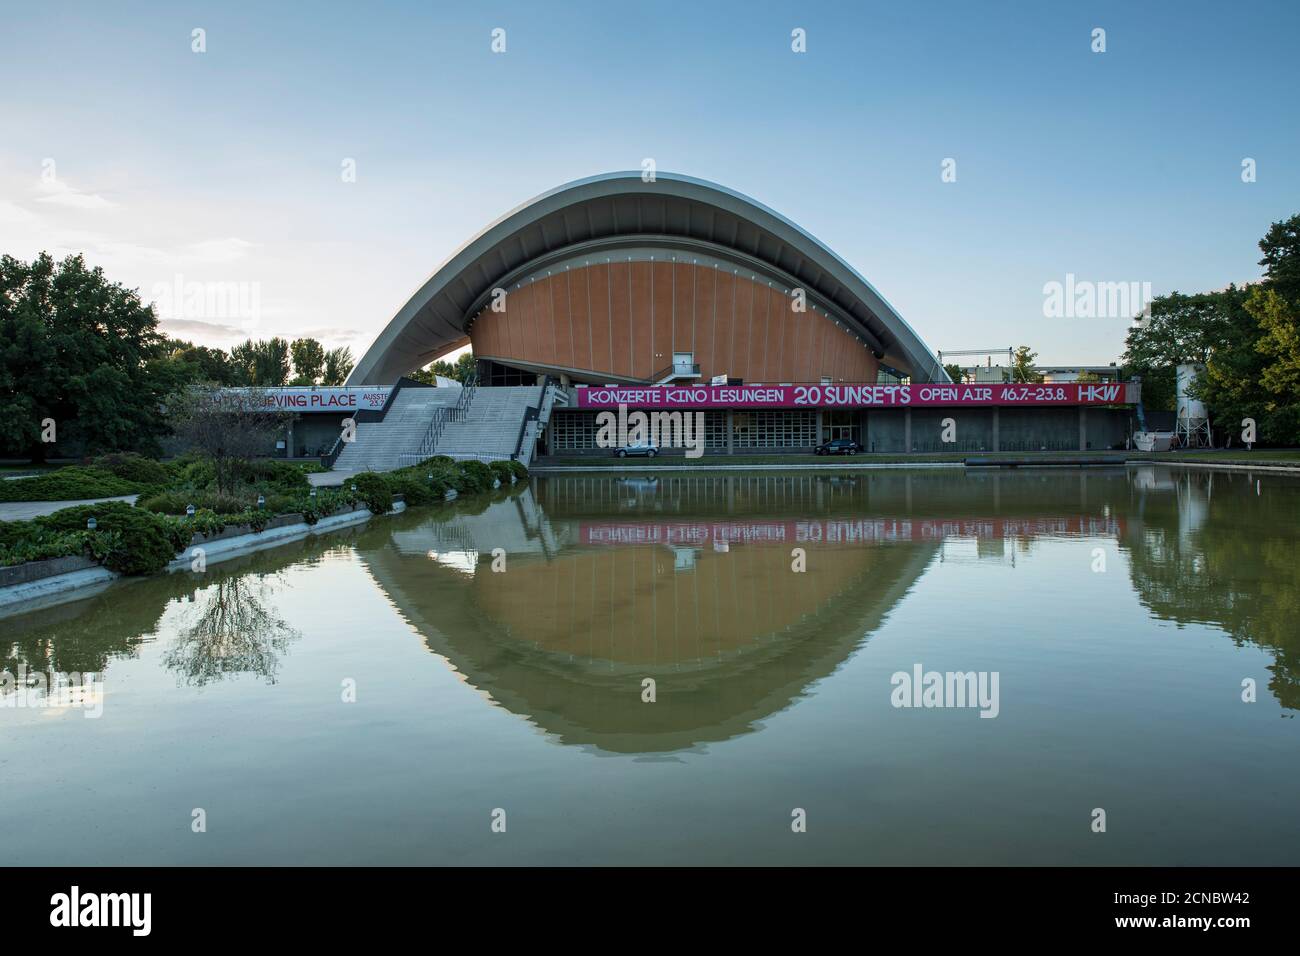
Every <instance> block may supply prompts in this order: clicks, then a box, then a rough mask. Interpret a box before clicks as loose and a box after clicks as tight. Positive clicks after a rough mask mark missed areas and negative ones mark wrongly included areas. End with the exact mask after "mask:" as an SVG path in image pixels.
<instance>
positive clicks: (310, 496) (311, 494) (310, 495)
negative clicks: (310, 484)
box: [307, 488, 316, 498]
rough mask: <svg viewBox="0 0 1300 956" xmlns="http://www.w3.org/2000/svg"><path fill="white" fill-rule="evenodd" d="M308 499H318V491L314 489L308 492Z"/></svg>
mask: <svg viewBox="0 0 1300 956" xmlns="http://www.w3.org/2000/svg"><path fill="white" fill-rule="evenodd" d="M307 497H309V498H315V497H316V489H315V488H313V489H312V490H311V491H309V492H307Z"/></svg>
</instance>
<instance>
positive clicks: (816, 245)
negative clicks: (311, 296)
mask: <svg viewBox="0 0 1300 956" xmlns="http://www.w3.org/2000/svg"><path fill="white" fill-rule="evenodd" d="M470 344H472V346H473V351H474V355H475V356H476V357H477V358H478V359H479V360H480V363H481V366H480V367H481V368H483V369H485V370H491V371H492V372H493V373H495V374H496V375H497V376H498V377H499V376H500V375H501V374H502V373H505V374H509V372H512V371H513V372H516V373H519V374H520V375H529V374H531V375H537V374H549V375H554V376H556V377H559V378H562V379H563V380H565V381H567V382H573V383H588V384H608V383H619V384H626V383H653V382H662V381H671V380H673V379H674V378H675V379H677V380H678V381H680V380H682V379H683V378H685V379H701V378H702V379H708V378H711V377H713V376H723V375H725V376H727V377H729V378H732V379H733V380H734V379H739V380H741V381H746V382H822V383H824V382H847V383H874V382H876V381H877V376H878V373H879V372H880V370H881V368H882V366H885V367H888V368H889V369H891V370H893V371H894V373H895V374H899V375H906V376H910V378H911V380H912V381H913V382H917V383H926V382H947V381H948V378H947V375H946V374H945V373H944V371H943V368H942V366H941V365H940V364H939V363H938V361H937V360H936V358H935V356H934V354H933V352H932V351H931V350H930V349H929V348H928V347H927V346H926V345H925V343H924V342H923V341H922V340H921V338H920V337H919V336H918V335H917V334H916V332H915V331H914V330H913V329H912V328H911V326H909V325H908V324H907V322H906V321H904V319H903V318H902V316H900V315H899V314H898V312H897V311H895V310H894V308H893V307H892V306H891V305H890V304H889V303H888V302H887V301H886V300H885V298H884V297H883V296H882V295H880V293H879V292H877V291H876V290H875V289H874V288H873V287H872V285H871V284H870V283H869V282H868V281H867V280H866V279H865V278H863V277H862V275H861V274H859V273H858V272H857V271H856V270H855V269H854V268H853V267H852V266H850V265H849V264H848V263H847V262H845V261H844V260H843V259H841V258H840V257H839V256H837V255H836V254H835V253H834V252H832V251H831V250H830V249H828V248H827V247H826V246H825V245H823V244H822V243H821V242H819V241H818V240H817V239H816V238H814V237H813V236H812V235H810V234H809V233H808V232H806V231H805V230H803V229H801V228H800V227H799V226H797V225H795V224H794V223H793V222H791V221H790V220H789V219H787V218H785V217H784V216H782V215H780V214H779V213H777V212H775V211H774V210H772V209H769V208H768V207H767V206H764V205H762V204H761V203H758V202H756V201H755V200H753V199H750V198H748V197H746V196H743V195H741V194H740V193H737V192H735V191H733V190H730V189H727V188H725V187H723V186H719V185H716V184H714V183H709V182H706V181H704V180H701V179H695V178H693V177H690V176H679V175H672V174H667V173H659V174H657V175H656V176H655V177H654V178H653V179H648V178H646V177H643V175H642V174H641V173H639V172H618V173H608V174H605V175H601V176H593V177H590V178H587V179H580V180H577V181H576V182H572V183H569V184H567V185H564V186H560V187H559V188H557V189H553V190H551V191H550V192H547V193H543V194H542V195H540V196H538V197H537V198H535V199H533V200H530V201H529V202H527V203H524V204H523V205H522V206H520V207H518V208H517V209H515V210H513V211H512V212H509V213H507V214H506V215H505V216H503V217H502V218H500V219H498V220H497V221H496V222H494V223H492V224H491V225H489V226H488V227H487V228H486V229H484V230H483V231H482V232H481V233H479V234H478V235H477V236H475V237H474V238H473V239H471V240H470V241H469V242H467V243H466V244H465V245H464V246H462V247H461V248H460V249H459V250H458V251H457V252H456V253H455V254H453V255H452V256H451V257H450V258H449V259H448V260H447V261H446V262H445V263H443V264H442V266H440V267H439V268H438V269H437V271H435V272H434V274H433V275H432V276H431V277H430V278H429V279H428V281H426V282H425V283H424V284H423V285H422V286H421V287H420V289H419V290H418V291H417V292H416V293H415V294H414V295H413V296H412V297H411V298H410V300H409V301H408V302H407V303H406V304H405V305H404V306H403V307H402V308H401V310H399V311H398V313H397V315H396V316H394V317H393V319H392V320H391V321H390V322H389V323H388V325H387V326H386V327H385V328H384V330H383V331H382V332H381V333H380V334H379V336H378V337H377V338H376V339H375V341H374V343H373V344H372V345H371V347H370V349H369V350H368V351H367V352H366V354H365V355H364V356H362V358H361V359H360V361H359V362H358V363H357V365H356V368H355V369H354V370H353V372H352V375H351V377H350V378H349V384H353V385H358V384H364V385H389V384H392V383H394V382H396V381H397V379H398V378H399V377H400V376H402V375H404V374H406V373H409V372H411V371H413V370H415V369H417V368H420V367H423V366H425V365H427V364H428V363H429V362H431V361H433V360H435V359H437V358H438V357H440V356H442V355H445V354H446V353H448V352H450V351H452V350H454V349H457V348H460V347H462V346H464V345H470ZM515 381H519V379H516V380H515Z"/></svg>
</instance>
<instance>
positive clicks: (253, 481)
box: [238, 458, 311, 494]
mask: <svg viewBox="0 0 1300 956" xmlns="http://www.w3.org/2000/svg"><path fill="white" fill-rule="evenodd" d="M238 477H239V480H240V481H242V482H244V483H245V484H249V485H255V486H257V487H259V488H264V489H265V488H266V487H270V488H273V489H275V490H276V491H281V492H284V493H286V494H294V493H297V492H302V493H303V494H306V493H307V490H308V489H309V488H310V487H311V482H310V481H308V480H307V472H305V471H304V470H303V469H301V468H299V467H298V466H297V465H291V464H289V463H288V462H286V461H277V460H276V459H274V458H259V459H257V460H256V461H250V462H244V463H243V464H241V465H240V466H239V469H238Z"/></svg>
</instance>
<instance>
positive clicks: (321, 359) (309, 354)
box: [289, 339, 325, 385]
mask: <svg viewBox="0 0 1300 956" xmlns="http://www.w3.org/2000/svg"><path fill="white" fill-rule="evenodd" d="M289 352H290V354H291V355H292V356H293V380H292V381H291V382H290V383H289V384H291V385H317V384H319V383H320V379H321V373H322V372H324V370H325V348H324V346H322V345H321V344H320V343H319V342H317V341H316V340H315V339H294V340H293V344H292V345H290V346H289Z"/></svg>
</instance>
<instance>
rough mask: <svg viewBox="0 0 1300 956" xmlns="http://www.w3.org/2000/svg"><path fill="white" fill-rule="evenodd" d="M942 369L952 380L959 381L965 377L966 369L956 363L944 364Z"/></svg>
mask: <svg viewBox="0 0 1300 956" xmlns="http://www.w3.org/2000/svg"><path fill="white" fill-rule="evenodd" d="M943 370H944V371H945V372H947V373H948V377H949V378H950V379H952V380H953V381H954V382H960V381H962V380H964V379H965V378H966V370H965V369H964V368H962V367H961V366H960V365H957V364H956V363H953V364H945V365H944V367H943Z"/></svg>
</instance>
